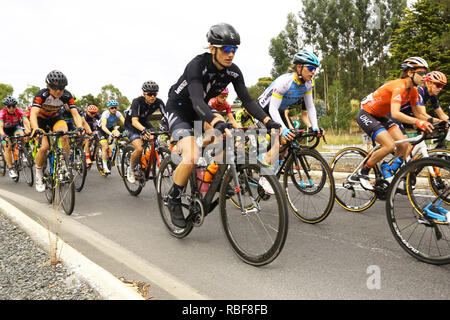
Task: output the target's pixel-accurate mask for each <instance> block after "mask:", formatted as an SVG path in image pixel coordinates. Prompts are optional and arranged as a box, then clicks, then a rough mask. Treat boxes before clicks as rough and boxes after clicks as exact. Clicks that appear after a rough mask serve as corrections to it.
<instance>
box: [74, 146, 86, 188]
mask: <svg viewBox="0 0 450 320" xmlns="http://www.w3.org/2000/svg"><path fill="white" fill-rule="evenodd" d="M71 158H72V168H73V174H74V184H75V191H77V192H80V191H81V190H83V187H84V183H85V182H86V175H87V165H86V155H85V153H84V150H83V148H82V147H81V146H80V145H78V146H76V147H75V148H73V149H72V157H71Z"/></svg>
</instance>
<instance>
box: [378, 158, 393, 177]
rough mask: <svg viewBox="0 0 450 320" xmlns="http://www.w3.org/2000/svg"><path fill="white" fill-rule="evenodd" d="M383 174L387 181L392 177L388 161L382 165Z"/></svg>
mask: <svg viewBox="0 0 450 320" xmlns="http://www.w3.org/2000/svg"><path fill="white" fill-rule="evenodd" d="M381 173H382V174H383V177H384V178H385V179H388V178H391V177H392V173H391V167H390V166H389V164H388V163H387V162H386V161H383V163H382V164H381Z"/></svg>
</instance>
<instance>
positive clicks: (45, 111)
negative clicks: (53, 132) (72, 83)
mask: <svg viewBox="0 0 450 320" xmlns="http://www.w3.org/2000/svg"><path fill="white" fill-rule="evenodd" d="M65 104H67V105H68V106H69V108H71V109H72V108H76V107H77V106H76V105H75V99H74V98H73V96H72V94H71V93H70V92H69V91H67V90H64V92H63V95H62V96H61V98H54V97H53V96H52V95H51V94H50V90H49V89H47V88H45V89H41V90H39V91H38V93H37V94H36V96H35V97H34V100H33V105H32V106H33V107H38V108H39V109H40V110H39V114H38V117H39V118H44V119H50V118H56V117H58V116H59V115H61V113H62V111H63V109H62V108H63V106H64V105H65Z"/></svg>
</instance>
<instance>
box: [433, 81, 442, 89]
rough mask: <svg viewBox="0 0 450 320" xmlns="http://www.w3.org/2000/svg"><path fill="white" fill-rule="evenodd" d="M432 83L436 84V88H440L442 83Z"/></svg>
mask: <svg viewBox="0 0 450 320" xmlns="http://www.w3.org/2000/svg"><path fill="white" fill-rule="evenodd" d="M434 85H435V86H436V88H438V89H440V88H442V87H443V86H444V85H443V84H442V83H436V82H435V83H434Z"/></svg>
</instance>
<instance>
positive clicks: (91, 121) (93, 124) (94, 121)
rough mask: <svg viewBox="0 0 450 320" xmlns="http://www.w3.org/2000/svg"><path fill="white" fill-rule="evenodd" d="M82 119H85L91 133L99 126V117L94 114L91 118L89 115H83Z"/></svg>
mask: <svg viewBox="0 0 450 320" xmlns="http://www.w3.org/2000/svg"><path fill="white" fill-rule="evenodd" d="M84 119H86V122H87V124H88V125H89V127H90V128H91V131H96V130H98V126H99V124H100V115H99V114H98V113H96V114H95V115H94V116H93V117H91V116H90V115H89V113H87V112H86V113H85V114H84Z"/></svg>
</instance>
